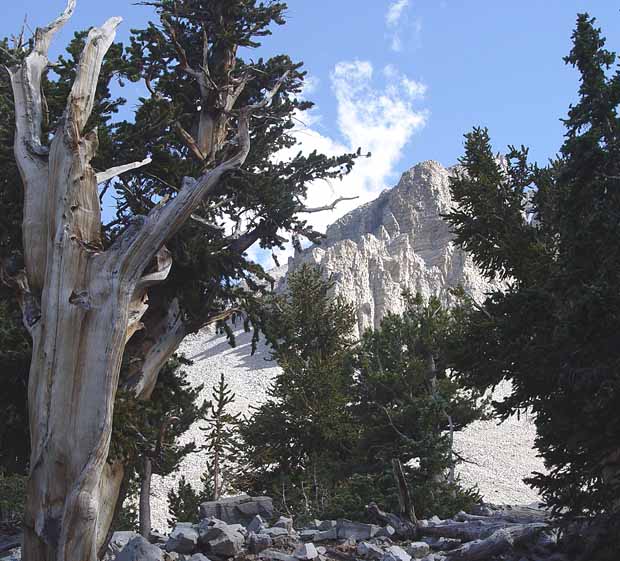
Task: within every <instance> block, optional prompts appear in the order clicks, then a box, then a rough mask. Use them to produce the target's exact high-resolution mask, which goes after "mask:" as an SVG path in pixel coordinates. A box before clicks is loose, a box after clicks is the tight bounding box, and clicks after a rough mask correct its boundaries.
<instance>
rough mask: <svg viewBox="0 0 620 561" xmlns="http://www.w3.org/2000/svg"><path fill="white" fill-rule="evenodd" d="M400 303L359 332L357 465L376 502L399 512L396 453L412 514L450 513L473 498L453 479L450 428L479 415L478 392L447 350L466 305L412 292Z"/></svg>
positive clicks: (481, 407) (481, 409) (455, 428)
mask: <svg viewBox="0 0 620 561" xmlns="http://www.w3.org/2000/svg"><path fill="white" fill-rule="evenodd" d="M405 302H406V308H405V311H404V312H403V313H402V314H401V315H397V314H388V315H387V316H385V317H384V318H383V320H382V321H381V324H380V326H379V327H378V328H377V329H376V330H374V331H373V330H368V331H367V332H366V333H364V336H363V337H362V340H361V343H360V345H359V347H358V348H357V349H356V351H355V360H354V364H355V369H356V376H355V384H354V390H353V394H354V407H353V416H354V418H355V422H356V423H357V425H358V426H359V427H360V436H359V438H360V442H359V445H358V448H359V450H360V452H361V456H360V458H359V462H360V466H359V467H358V469H359V470H360V471H362V472H365V473H367V474H368V475H372V476H373V484H374V486H375V489H376V491H377V498H376V499H375V500H379V497H381V498H382V500H383V502H384V505H385V507H386V508H388V509H391V510H397V508H398V495H397V492H396V488H395V485H394V482H393V477H392V474H391V461H392V459H393V458H396V459H399V460H400V461H401V463H402V465H403V469H404V471H405V476H406V479H407V481H408V484H409V486H410V490H411V493H412V496H413V499H414V504H415V508H416V513H417V514H418V515H419V516H421V517H424V516H427V515H432V514H439V515H440V516H442V515H443V516H445V515H451V514H454V513H455V512H457V511H458V510H460V509H461V508H462V507H463V506H464V505H467V504H471V502H472V500H473V499H475V498H476V494H475V492H474V493H472V492H471V491H467V490H464V489H462V488H461V487H460V486H459V485H458V481H456V480H455V479H454V476H453V468H454V466H455V464H456V463H457V457H456V456H454V454H453V451H452V439H453V434H454V432H455V431H459V430H462V429H463V428H464V427H465V426H467V425H468V424H469V423H471V422H472V421H474V420H477V419H480V418H482V416H483V414H484V401H483V400H482V399H481V398H482V396H481V395H480V393H479V392H477V391H475V390H466V389H465V388H464V387H463V384H462V383H460V382H459V381H458V378H457V377H456V376H454V374H453V373H451V372H450V367H451V363H450V354H449V349H450V346H451V344H452V340H453V339H455V338H456V337H457V335H458V334H457V331H458V329H459V322H460V319H461V317H462V315H463V313H464V310H465V308H464V306H463V305H459V306H456V307H455V308H454V309H452V310H448V309H446V308H444V307H443V306H442V305H441V304H440V302H439V300H437V299H436V298H431V299H430V301H429V302H424V301H423V299H422V298H421V297H420V296H417V297H413V296H411V295H410V294H405ZM362 466H363V467H362Z"/></svg>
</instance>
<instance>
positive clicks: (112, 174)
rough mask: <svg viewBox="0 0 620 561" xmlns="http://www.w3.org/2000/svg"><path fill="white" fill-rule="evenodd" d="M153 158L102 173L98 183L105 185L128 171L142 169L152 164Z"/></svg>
mask: <svg viewBox="0 0 620 561" xmlns="http://www.w3.org/2000/svg"><path fill="white" fill-rule="evenodd" d="M151 161H152V160H151V158H145V159H144V160H142V161H141V162H131V163H130V164H124V165H122V166H116V167H113V168H110V169H107V170H105V171H100V172H99V173H98V174H97V175H96V178H97V183H98V184H99V183H104V182H105V181H109V180H110V179H114V178H115V177H118V176H119V175H121V174H123V173H126V172H128V171H132V170H134V169H138V168H141V167H143V166H146V165H148V164H150V163H151Z"/></svg>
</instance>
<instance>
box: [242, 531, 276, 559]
mask: <svg viewBox="0 0 620 561" xmlns="http://www.w3.org/2000/svg"><path fill="white" fill-rule="evenodd" d="M247 541H248V550H249V551H250V553H254V554H256V553H260V552H261V551H264V550H265V549H269V548H270V547H271V546H272V545H273V540H272V539H271V536H270V535H269V534H254V533H253V532H250V533H249V534H248V538H247Z"/></svg>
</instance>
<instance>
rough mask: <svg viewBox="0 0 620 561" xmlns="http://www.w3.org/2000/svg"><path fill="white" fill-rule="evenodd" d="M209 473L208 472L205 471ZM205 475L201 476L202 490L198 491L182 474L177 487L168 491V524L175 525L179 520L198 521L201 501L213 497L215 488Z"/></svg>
mask: <svg viewBox="0 0 620 561" xmlns="http://www.w3.org/2000/svg"><path fill="white" fill-rule="evenodd" d="M205 475H208V473H205ZM205 475H203V477H202V478H201V481H200V482H201V484H202V486H203V490H202V491H196V490H195V489H194V488H193V487H192V486H191V484H190V483H188V482H187V481H186V479H185V476H184V475H182V476H181V479H180V480H179V484H178V485H177V488H176V489H174V488H173V489H170V491H168V513H169V514H170V518H168V524H170V526H174V525H175V524H176V523H177V522H198V510H199V507H200V503H202V502H205V501H209V500H211V499H212V498H213V489H210V488H209V486H208V481H207V480H206V479H205Z"/></svg>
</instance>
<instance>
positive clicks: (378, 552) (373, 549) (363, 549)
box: [356, 542, 384, 559]
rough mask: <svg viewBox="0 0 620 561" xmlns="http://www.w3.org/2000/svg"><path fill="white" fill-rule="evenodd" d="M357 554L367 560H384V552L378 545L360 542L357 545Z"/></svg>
mask: <svg viewBox="0 0 620 561" xmlns="http://www.w3.org/2000/svg"><path fill="white" fill-rule="evenodd" d="M356 551H357V554H358V555H359V556H360V557H366V558H367V559H383V555H384V551H383V549H381V548H380V547H379V546H378V545H375V544H374V543H369V542H360V543H359V544H357V549H356Z"/></svg>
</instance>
